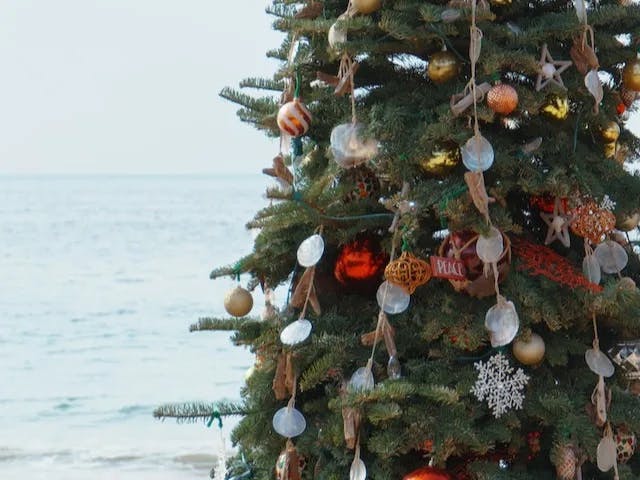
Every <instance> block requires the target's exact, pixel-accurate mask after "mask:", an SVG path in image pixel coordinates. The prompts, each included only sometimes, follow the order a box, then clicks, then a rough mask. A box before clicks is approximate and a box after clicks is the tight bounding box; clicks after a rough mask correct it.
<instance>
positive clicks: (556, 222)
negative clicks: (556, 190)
mask: <svg viewBox="0 0 640 480" xmlns="http://www.w3.org/2000/svg"><path fill="white" fill-rule="evenodd" d="M540 217H541V218H542V220H544V223H546V224H547V226H548V227H549V229H548V230H547V238H545V240H544V244H545V245H549V244H550V243H553V242H554V241H556V240H560V242H562V244H563V245H564V246H565V247H567V248H568V247H569V246H571V239H570V237H569V227H570V226H571V223H572V222H573V220H574V219H575V217H574V216H573V215H569V214H567V211H566V209H565V208H564V206H563V205H562V202H561V201H560V198H559V197H556V201H555V204H554V206H553V213H544V212H543V213H541V214H540Z"/></svg>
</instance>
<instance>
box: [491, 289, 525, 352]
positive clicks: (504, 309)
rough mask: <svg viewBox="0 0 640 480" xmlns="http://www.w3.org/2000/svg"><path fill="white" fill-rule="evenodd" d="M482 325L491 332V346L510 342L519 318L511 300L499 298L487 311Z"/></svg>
mask: <svg viewBox="0 0 640 480" xmlns="http://www.w3.org/2000/svg"><path fill="white" fill-rule="evenodd" d="M484 326H485V327H486V329H487V330H489V332H490V334H491V335H490V337H491V338H490V339H491V346H492V347H502V346H504V345H508V344H510V343H511V342H512V341H513V339H514V338H516V335H517V334H518V330H519V329H520V318H519V317H518V313H517V312H516V307H515V306H514V305H513V302H509V301H504V299H503V300H502V301H500V300H499V301H498V304H497V305H494V306H493V307H491V308H490V309H489V311H487V315H486V316H485V321H484Z"/></svg>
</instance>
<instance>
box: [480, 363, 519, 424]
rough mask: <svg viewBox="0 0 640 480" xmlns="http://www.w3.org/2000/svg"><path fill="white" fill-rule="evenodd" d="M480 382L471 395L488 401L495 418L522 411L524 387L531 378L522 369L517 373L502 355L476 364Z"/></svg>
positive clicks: (481, 400)
mask: <svg viewBox="0 0 640 480" xmlns="http://www.w3.org/2000/svg"><path fill="white" fill-rule="evenodd" d="M474 367H475V369H476V370H478V380H477V381H476V384H475V385H474V386H473V388H472V389H471V393H473V394H474V395H475V397H476V398H477V399H478V400H479V401H480V402H483V401H485V400H486V401H487V404H488V406H489V408H490V409H491V410H492V412H493V416H494V417H495V418H500V417H501V416H502V414H504V413H507V412H508V411H509V410H511V409H515V410H520V409H522V402H523V401H524V392H523V390H524V387H525V386H526V385H527V383H528V382H529V377H528V376H527V375H525V374H524V372H523V371H522V369H521V368H519V369H518V370H516V371H515V373H514V368H513V367H512V366H511V365H510V364H509V360H508V359H507V357H505V356H504V355H503V354H502V353H498V354H496V355H494V356H493V357H491V358H490V359H489V360H488V361H487V362H476V363H475V364H474Z"/></svg>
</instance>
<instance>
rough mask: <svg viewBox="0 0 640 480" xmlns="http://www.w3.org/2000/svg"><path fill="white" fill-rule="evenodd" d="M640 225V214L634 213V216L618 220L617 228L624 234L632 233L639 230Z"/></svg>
mask: <svg viewBox="0 0 640 480" xmlns="http://www.w3.org/2000/svg"><path fill="white" fill-rule="evenodd" d="M639 224H640V213H634V214H633V215H627V216H625V217H622V218H618V219H617V221H616V228H617V229H618V230H622V231H623V232H630V231H631V230H635V229H636V228H638V225H639Z"/></svg>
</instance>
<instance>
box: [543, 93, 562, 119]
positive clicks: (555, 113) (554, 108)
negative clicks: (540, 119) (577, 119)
mask: <svg viewBox="0 0 640 480" xmlns="http://www.w3.org/2000/svg"><path fill="white" fill-rule="evenodd" d="M540 111H541V112H542V113H544V114H545V115H547V116H548V117H551V118H553V119H555V120H564V119H565V118H567V116H569V99H568V98H567V97H565V96H561V95H556V94H551V95H549V96H548V97H547V100H546V102H545V104H544V105H543V106H542V108H541V109H540Z"/></svg>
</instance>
